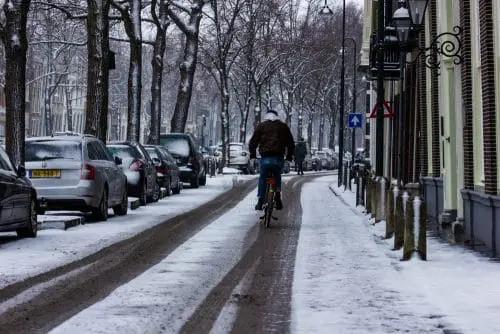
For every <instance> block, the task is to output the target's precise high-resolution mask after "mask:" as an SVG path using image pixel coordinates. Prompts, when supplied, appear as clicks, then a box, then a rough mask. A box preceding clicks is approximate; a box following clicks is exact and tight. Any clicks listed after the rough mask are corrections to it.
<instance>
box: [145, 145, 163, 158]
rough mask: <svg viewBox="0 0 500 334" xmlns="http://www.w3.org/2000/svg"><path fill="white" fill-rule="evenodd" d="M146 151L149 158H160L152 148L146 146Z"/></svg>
mask: <svg viewBox="0 0 500 334" xmlns="http://www.w3.org/2000/svg"><path fill="white" fill-rule="evenodd" d="M146 151H148V153H149V156H150V157H151V159H154V158H156V159H160V157H159V156H158V153H157V152H156V150H155V149H154V148H151V147H146Z"/></svg>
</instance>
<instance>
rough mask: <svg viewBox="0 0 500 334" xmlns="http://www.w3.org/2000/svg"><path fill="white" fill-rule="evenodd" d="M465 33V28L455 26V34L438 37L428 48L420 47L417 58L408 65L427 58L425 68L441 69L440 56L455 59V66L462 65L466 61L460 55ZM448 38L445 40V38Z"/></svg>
mask: <svg viewBox="0 0 500 334" xmlns="http://www.w3.org/2000/svg"><path fill="white" fill-rule="evenodd" d="M462 32H463V28H462V27H460V26H454V27H453V32H443V33H441V34H439V35H437V36H436V37H435V38H434V39H433V40H432V42H431V44H430V45H429V46H428V47H425V48H421V47H418V49H419V52H418V54H417V56H416V57H415V58H414V59H413V60H411V61H408V62H407V63H408V64H414V63H416V62H417V60H418V59H419V58H420V56H423V57H425V66H426V67H427V68H430V69H437V70H438V71H439V69H440V68H441V59H440V56H443V57H448V58H453V63H454V64H455V65H460V64H461V63H462V62H463V61H464V59H463V57H462V56H461V55H460V51H461V50H462V41H461V39H460V35H461V34H462ZM445 37H448V38H446V39H445V40H443V38H445Z"/></svg>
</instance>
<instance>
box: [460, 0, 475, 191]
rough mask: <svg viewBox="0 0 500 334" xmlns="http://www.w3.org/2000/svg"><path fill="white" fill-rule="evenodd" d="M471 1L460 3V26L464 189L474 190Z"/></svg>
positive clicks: (465, 0) (466, 0)
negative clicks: (461, 31) (461, 30)
mask: <svg viewBox="0 0 500 334" xmlns="http://www.w3.org/2000/svg"><path fill="white" fill-rule="evenodd" d="M470 11H471V8H470V0H462V1H460V26H461V27H462V28H463V33H462V36H461V37H462V57H463V60H464V61H463V63H462V66H461V71H462V73H461V75H462V102H463V105H462V108H463V112H464V120H463V122H464V124H463V129H464V132H463V136H464V137H463V138H464V149H463V154H464V188H465V189H471V190H474V132H473V130H474V125H473V119H474V117H473V108H472V61H471V59H472V48H471V20H470V19H471V14H470Z"/></svg>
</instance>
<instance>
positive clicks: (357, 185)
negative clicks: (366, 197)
mask: <svg viewBox="0 0 500 334" xmlns="http://www.w3.org/2000/svg"><path fill="white" fill-rule="evenodd" d="M354 177H355V180H356V182H355V184H356V207H358V205H359V203H360V198H359V196H360V194H361V191H360V188H361V177H360V176H359V171H355V172H354Z"/></svg>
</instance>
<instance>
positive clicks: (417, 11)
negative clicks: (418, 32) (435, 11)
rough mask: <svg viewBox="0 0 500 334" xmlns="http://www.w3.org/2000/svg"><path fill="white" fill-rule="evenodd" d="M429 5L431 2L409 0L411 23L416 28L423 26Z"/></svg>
mask: <svg viewBox="0 0 500 334" xmlns="http://www.w3.org/2000/svg"><path fill="white" fill-rule="evenodd" d="M428 4H429V0H408V9H409V11H410V18H411V23H412V24H413V25H414V26H416V27H418V28H420V27H422V26H423V24H424V19H425V11H426V10H427V5H428Z"/></svg>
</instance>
